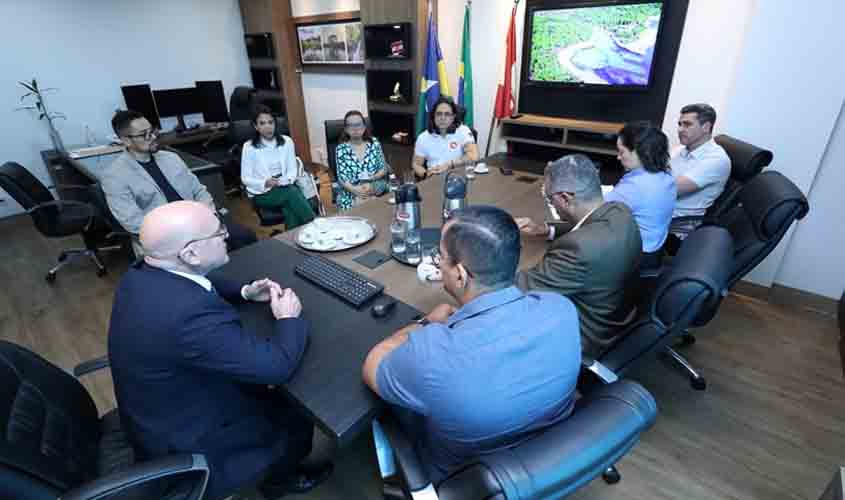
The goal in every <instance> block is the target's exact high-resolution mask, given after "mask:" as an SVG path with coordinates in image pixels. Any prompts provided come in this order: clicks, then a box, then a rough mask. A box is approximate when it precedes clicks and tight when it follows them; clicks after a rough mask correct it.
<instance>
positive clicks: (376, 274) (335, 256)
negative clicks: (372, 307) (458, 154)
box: [276, 168, 548, 312]
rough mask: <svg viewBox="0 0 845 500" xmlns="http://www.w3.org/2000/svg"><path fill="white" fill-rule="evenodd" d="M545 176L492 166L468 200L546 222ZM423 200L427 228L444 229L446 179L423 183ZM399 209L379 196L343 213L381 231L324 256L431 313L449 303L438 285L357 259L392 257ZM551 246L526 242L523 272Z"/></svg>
mask: <svg viewBox="0 0 845 500" xmlns="http://www.w3.org/2000/svg"><path fill="white" fill-rule="evenodd" d="M520 177H523V178H531V179H536V181H535V182H533V183H531V184H528V183H525V182H520V181H517V180H516V179H518V178H520ZM541 182H542V177H540V176H537V175H533V174H523V173H520V172H515V173H514V175H512V176H504V175H502V174H501V173H499V170H498V169H495V168H491V169H490V173H488V174H484V175H476V176H475V179H473V180H472V181H471V182H470V187H469V198H468V202H469V204H471V205H495V206H498V207H500V208H503V209H505V210H507V211H508V212H509V213H510V214H511V215H513V216H514V217H531V218H533V219H534V220H536V221H542V220H543V219H544V217H545V206H544V203H543V199H542V196H541V194H540V184H541ZM418 186H419V189H420V196H421V197H422V219H421V220H422V225H423V227H433V226H440V224H441V210H442V207H443V176H442V175H438V176H433V177H429V178H428V179H426V180H424V181H422V182H421V183H419V184H418ZM393 208H394V205H391V204H389V203H387V197H386V196H384V197H381V198H374V199H372V200H369V201H367V202H365V203H363V204H361V205H358V206H357V207H355V208H353V209H351V210H349V211H347V212H343V215H357V216H360V217H366V218H367V219H369V220H370V222H372V223H373V224H375V225H376V227H378V229H379V233H378V234H377V235H376V237H375V238H374V239H373V240H372V241H371V242H369V243H368V244H366V245H364V246H361V247H358V248H354V249H351V250H347V251H344V252H335V253H328V254H324V256H326V257H329V258H330V259H332V260H334V261H336V262H339V263H340V264H343V265H344V266H346V267H348V268H349V269H352V270H354V271H356V272H359V273H361V274H364V275H365V276H368V277H370V278H372V279H374V280H376V281H378V282H380V283H383V284H384V285H385V290H386V292H387V293H390V294H391V295H393V296H395V297H397V298H399V299H400V300H402V301H403V302H405V303H407V304H410V305H412V306H414V307H416V308H417V309H419V310H421V311H425V312H428V311H430V310H431V309H432V308H434V306H436V305H438V304H440V303H442V302H448V301H449V300H450V298H449V296H448V295H447V294H446V292H445V291H443V290H442V287H441V286H440V285H439V284H421V283H419V281H417V278H416V271H415V269H414V268H413V267H410V266H407V265H405V264H402V263H400V262H398V261H395V260H391V261H388V262H386V263H384V264H382V265H381V266H379V267H378V268H376V269H372V270H371V269H367V268H366V267H364V266H362V265H360V264H358V263H357V262H355V261H353V260H352V259H353V258H355V257H357V256H358V255H360V254H363V253H366V252H368V251H370V250H372V249H376V250H379V251H381V252H384V253H388V254H389V253H390V249H389V245H390V231H389V229H388V228H389V226H390V222H391V220H392V218H393ZM300 230H301V228H297V229H295V230H293V231H288V232H285V233H282V234H281V235H279V236H277V237H276V238H278V239H281V240H282V241H286V242H288V243H289V244H291V245H294V244H295V243H294V242H293V240H294V238H295V237H296V234H297V233H298V232H299V231H300ZM547 244H548V242H547V241H546V240H545V239H544V238H528V237H523V238H522V252H521V254H520V261H519V263H520V268H521V269H524V268H527V267H530V266H533V265H534V264H536V263H537V262H538V261H539V260H540V258H541V257H542V256H543V254H544V253H545V251H546V247H547Z"/></svg>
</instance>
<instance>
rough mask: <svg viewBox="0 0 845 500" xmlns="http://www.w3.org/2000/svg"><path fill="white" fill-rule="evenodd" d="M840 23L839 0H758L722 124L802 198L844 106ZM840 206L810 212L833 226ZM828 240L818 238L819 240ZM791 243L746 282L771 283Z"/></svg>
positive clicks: (844, 36)
mask: <svg viewBox="0 0 845 500" xmlns="http://www.w3.org/2000/svg"><path fill="white" fill-rule="evenodd" d="M843 17H845V3H843V2H842V1H841V0H816V1H814V2H813V3H812V8H806V7H796V3H795V2H793V1H790V0H766V1H765V2H760V4H759V6H758V8H757V12H756V13H755V15H754V16H753V18H752V21H751V26H750V30H749V32H748V35H747V37H746V43H745V47H744V52H743V55H742V57H741V59H740V61H739V64H738V70H737V77H736V83H735V85H734V89H733V91H732V92H731V95H730V98H729V101H728V109H727V114H726V115H725V119H724V125H723V127H724V130H725V131H727V132H728V133H730V134H731V135H733V136H735V137H739V138H741V139H743V140H746V141H749V142H751V143H753V144H758V145H760V146H764V147H767V148H769V149H771V150H772V151H773V152H774V160H773V161H772V165H771V166H770V167H769V168H771V169H774V170H778V171H780V172H781V173H783V174H784V175H786V177H788V178H789V179H791V180H792V181H793V182H794V183H795V184H796V185H797V186H798V187H799V188H800V189H801V190H802V191H803V192H804V193H805V194H806V193H809V192H810V186H811V185H812V183H813V179H814V178H815V176H816V174H817V171H818V169H819V166H820V164H821V159H822V156H823V155H824V152H825V149H826V148H827V144H828V141H829V140H830V136H831V133H832V132H833V128H834V125H835V123H836V119H837V116H838V115H839V111H840V109H841V108H842V103H843V100H845V65H843V64H842V48H843V47H845V30H843V29H842V26H841V19H842V18H843ZM837 208H838V207H836V206H833V207H829V209H828V210H824V209H822V208H821V207H811V210H819V211H824V212H825V213H824V216H823V217H824V219H825V220H824V223H825V224H827V225H828V226H829V227H831V228H835V227H837V225H838V224H839V221H838V220H837V219H838V218H839V214H838V213H837V212H839V210H837ZM839 227H841V226H839ZM824 236H825V233H820V234H817V237H818V239H817V240H816V241H819V243H820V242H821V240H822V239H823V238H824ZM790 237H791V234H787V235H786V237H784V239H783V241H782V242H781V245H779V246H778V248H777V249H775V251H773V252H772V253H771V254H770V255H769V257H768V258H766V260H764V261H763V262H762V263H760V265H759V266H757V268H756V269H755V270H754V271H753V272H751V273H750V274H749V275H748V276H747V279H748V280H750V281H753V282H754V283H757V284H760V285H763V286H769V285H771V284H772V282H773V281H774V279H775V276H776V275H777V271H778V268H779V267H780V264H781V260H782V258H783V254H784V251H785V249H786V247H787V245H788V243H789V240H790ZM820 244H821V243H820ZM818 249H820V248H817V250H818ZM811 255H813V254H809V255H804V257H805V258H810V256H811ZM814 288H815V287H814ZM811 291H813V290H811Z"/></svg>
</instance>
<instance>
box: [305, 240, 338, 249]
mask: <svg viewBox="0 0 845 500" xmlns="http://www.w3.org/2000/svg"><path fill="white" fill-rule="evenodd" d="M336 246H337V243H336V242H335V241H334V240H323V242H322V243H321V242H319V241H315V242H313V243H311V247H312V248H314V250H320V251H323V250H331V249H332V248H334V247H336Z"/></svg>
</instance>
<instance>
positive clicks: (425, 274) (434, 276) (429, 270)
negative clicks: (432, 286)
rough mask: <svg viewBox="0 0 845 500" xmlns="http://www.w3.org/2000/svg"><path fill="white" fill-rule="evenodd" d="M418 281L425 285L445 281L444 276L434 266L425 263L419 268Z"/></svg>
mask: <svg viewBox="0 0 845 500" xmlns="http://www.w3.org/2000/svg"><path fill="white" fill-rule="evenodd" d="M417 279H418V280H420V281H421V282H423V283H426V282H432V281H443V274H442V273H441V272H440V269H437V267H436V266H435V265H434V264H428V263H425V262H423V263H421V264H420V265H418V266H417Z"/></svg>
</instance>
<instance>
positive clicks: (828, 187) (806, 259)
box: [775, 107, 845, 299]
mask: <svg viewBox="0 0 845 500" xmlns="http://www.w3.org/2000/svg"><path fill="white" fill-rule="evenodd" d="M843 165H845V107H843V108H840V112H839V118H838V120H837V121H836V126H835V127H834V129H833V135H832V137H831V140H830V144H829V145H828V147H827V152H826V153H825V154H824V158H822V162H821V167H820V168H819V171H818V175H816V179H815V180H814V181H813V187H812V189H811V190H810V196H809V197H808V198H809V201H810V212H809V213H808V214H807V217H805V218H804V220H803V221H801V223H800V224H799V225H798V228H797V229H796V230H795V234H794V235H793V237H792V240H791V241H790V243H789V247H788V249H787V251H786V254H785V255H784V258H783V262H782V264H781V266H780V269H779V270H778V273H777V275H776V277H775V281H776V282H777V283H780V284H783V285H786V286H788V287H791V288H797V289H799V290H807V291H810V292H813V293H816V294H819V295H824V296H826V297H830V298H832V299H839V297H840V296H841V295H842V289H843V288H845V262H843V255H845V250H843V249H845V230H843V227H842V222H841V221H840V217H841V214H842V188H843V186H845V169H843Z"/></svg>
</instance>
